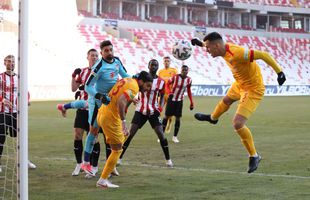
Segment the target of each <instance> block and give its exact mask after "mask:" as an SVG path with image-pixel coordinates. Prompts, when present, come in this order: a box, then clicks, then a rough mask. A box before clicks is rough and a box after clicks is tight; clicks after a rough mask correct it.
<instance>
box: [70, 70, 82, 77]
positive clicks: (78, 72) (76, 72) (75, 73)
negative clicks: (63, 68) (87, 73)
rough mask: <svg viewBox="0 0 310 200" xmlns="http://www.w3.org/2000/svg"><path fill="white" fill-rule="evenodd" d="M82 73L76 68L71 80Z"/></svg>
mask: <svg viewBox="0 0 310 200" xmlns="http://www.w3.org/2000/svg"><path fill="white" fill-rule="evenodd" d="M81 72H82V70H81V69H80V68H76V69H75V70H74V72H73V73H72V78H75V77H76V75H78V74H80V73H81Z"/></svg>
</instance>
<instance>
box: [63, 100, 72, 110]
mask: <svg viewBox="0 0 310 200" xmlns="http://www.w3.org/2000/svg"><path fill="white" fill-rule="evenodd" d="M63 107H64V109H66V110H67V109H70V108H72V106H71V102H70V103H66V104H64V105H63Z"/></svg>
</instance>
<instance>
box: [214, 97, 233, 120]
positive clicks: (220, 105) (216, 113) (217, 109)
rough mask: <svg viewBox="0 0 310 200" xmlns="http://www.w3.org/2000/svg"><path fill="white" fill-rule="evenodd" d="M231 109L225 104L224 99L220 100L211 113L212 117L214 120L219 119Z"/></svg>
mask: <svg viewBox="0 0 310 200" xmlns="http://www.w3.org/2000/svg"><path fill="white" fill-rule="evenodd" d="M228 109H229V105H227V104H225V103H224V102H223V100H221V101H220V102H218V104H217V105H216V107H215V109H214V111H213V113H212V114H211V118H212V119H213V120H217V119H218V118H219V117H220V116H221V115H222V114H223V113H224V112H226V111H227V110H228Z"/></svg>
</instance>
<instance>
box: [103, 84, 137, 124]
mask: <svg viewBox="0 0 310 200" xmlns="http://www.w3.org/2000/svg"><path fill="white" fill-rule="evenodd" d="M138 93H139V85H138V82H137V80H136V79H133V78H123V79H120V80H119V81H118V82H117V83H116V84H115V85H114V86H113V87H112V89H111V90H110V92H109V97H110V98H111V102H110V103H109V104H108V105H102V106H101V107H100V109H99V111H98V114H99V113H100V114H103V115H105V116H108V118H109V119H111V120H115V121H121V119H120V116H119V113H118V104H117V101H118V99H119V98H120V96H121V95H123V94H124V95H125V96H126V98H127V99H128V100H132V99H133V98H134V97H135V96H137V95H138Z"/></svg>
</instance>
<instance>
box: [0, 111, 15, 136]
mask: <svg viewBox="0 0 310 200" xmlns="http://www.w3.org/2000/svg"><path fill="white" fill-rule="evenodd" d="M0 134H6V135H8V134H10V136H11V137H16V136H17V113H0Z"/></svg>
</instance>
